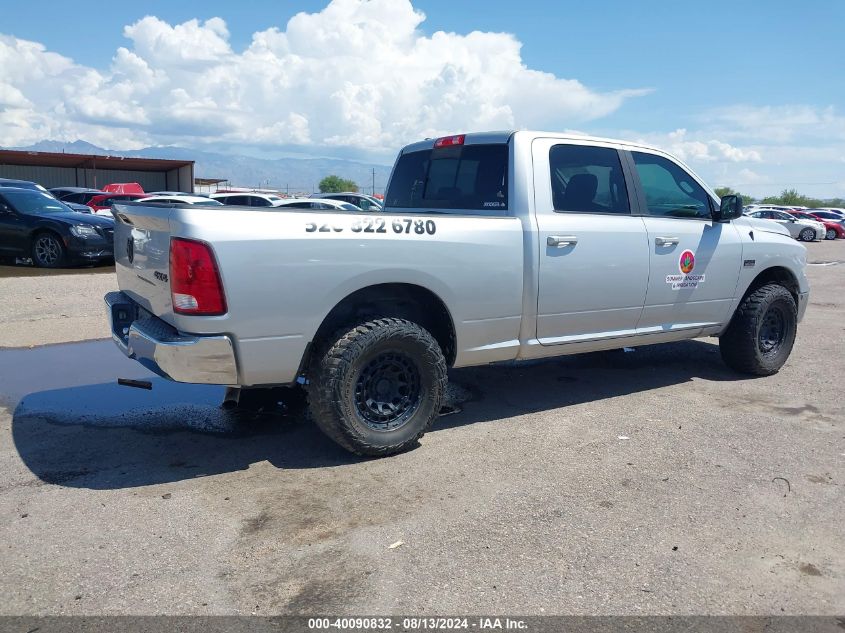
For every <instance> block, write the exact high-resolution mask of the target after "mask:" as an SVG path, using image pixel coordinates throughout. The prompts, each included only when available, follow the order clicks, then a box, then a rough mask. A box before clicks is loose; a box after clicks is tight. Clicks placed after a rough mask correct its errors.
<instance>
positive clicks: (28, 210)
mask: <svg viewBox="0 0 845 633" xmlns="http://www.w3.org/2000/svg"><path fill="white" fill-rule="evenodd" d="M113 237H114V220H113V219H112V218H109V217H104V216H97V215H83V214H81V213H76V212H75V211H72V210H71V209H70V208H68V207H67V206H66V205H65V204H63V203H61V202H59V201H58V200H56V199H55V198H54V197H53V196H51V195H50V194H48V193H43V192H41V191H33V190H31V189H17V188H6V187H3V188H0V257H31V258H32V261H33V263H34V264H35V265H36V266H40V267H42V268H58V267H59V266H63V265H65V264H71V263H81V262H97V261H103V260H110V259H112V258H113V256H114V246H113Z"/></svg>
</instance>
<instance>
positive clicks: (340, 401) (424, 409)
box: [308, 318, 447, 455]
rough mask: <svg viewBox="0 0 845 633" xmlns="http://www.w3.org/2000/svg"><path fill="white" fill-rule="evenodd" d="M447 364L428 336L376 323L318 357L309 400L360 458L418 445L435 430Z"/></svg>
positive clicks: (326, 426)
mask: <svg viewBox="0 0 845 633" xmlns="http://www.w3.org/2000/svg"><path fill="white" fill-rule="evenodd" d="M446 380H447V378H446V361H445V359H444V357H443V352H442V351H441V350H440V346H439V345H438V344H437V341H435V340H434V338H433V337H432V336H431V334H429V332H428V331H426V330H425V329H423V328H422V327H420V326H419V325H417V324H416V323H412V322H410V321H406V320H404V319H393V318H384V319H374V320H372V321H368V322H366V323H362V324H360V325H356V326H354V327H351V328H348V329H347V330H345V331H343V332H340V333H339V335H337V336H336V337H335V338H334V340H333V341H332V342H331V343H330V344H329V345H328V347H327V348H326V349H325V351H324V352H323V353H322V354H320V353H318V356H317V357H316V358H315V361H314V363H313V364H312V366H311V369H310V371H309V384H308V401H309V406H310V409H311V415H312V417H313V418H314V421H315V422H316V423H317V426H319V427H320V429H321V430H322V431H323V432H324V433H325V434H326V435H328V436H329V437H330V438H331V439H332V440H334V441H335V442H337V443H338V444H340V445H341V446H343V447H344V448H345V449H347V450H349V451H352V452H353V453H357V454H358V455H390V454H393V453H398V452H401V451H404V450H407V449H408V448H410V447H412V446H413V445H415V444H416V443H417V440H418V439H419V438H420V437H422V436H423V434H425V432H426V431H428V429H429V428H430V427H431V425H432V423H433V422H434V420H435V418H436V417H437V415H438V413H439V412H440V406H441V403H442V401H443V396H444V393H445V391H446Z"/></svg>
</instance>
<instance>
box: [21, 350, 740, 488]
mask: <svg viewBox="0 0 845 633" xmlns="http://www.w3.org/2000/svg"><path fill="white" fill-rule="evenodd" d="M694 378H697V379H704V380H709V381H731V380H738V379H744V378H747V377H744V376H739V375H737V374H734V373H733V372H731V371H730V370H728V369H727V368H726V367H725V366H724V365H723V364H722V362H721V359H720V358H719V354H718V348H717V347H716V346H715V345H712V344H710V343H706V342H703V341H685V342H682V343H674V344H664V345H657V346H651V347H641V348H638V349H637V350H636V351H634V352H632V353H625V352H622V351H621V350H620V351H614V352H601V353H593V354H583V355H578V356H569V357H564V358H558V359H552V360H548V361H537V362H530V363H507V364H502V365H496V366H486V367H478V368H468V369H460V370H453V371H452V372H451V380H452V381H453V382H454V383H456V384H457V385H460V386H462V387H464V389H463V391H465V392H467V393H468V394H469V399H468V401H466V402H464V403H460V404H458V405H457V408H458V412H457V413H455V414H452V415H448V416H445V417H442V418H441V419H440V420H439V422H438V423H437V424H435V427H434V429H433V431H432V432H433V433H438V432H448V430H449V429H452V428H454V427H458V426H463V425H468V424H480V423H487V422H496V421H501V420H503V419H505V418H509V417H512V416H519V415H524V414H528V413H535V412H538V411H545V410H551V409H557V408H560V407H567V406H572V405H576V404H582V403H589V402H593V401H599V400H603V399H606V398H614V397H619V396H624V395H626V394H629V393H633V392H640V391H647V390H652V389H658V388H660V387H665V386H670V385H678V384H682V383H686V382H689V381H691V380H692V379H694ZM153 382H154V389H153V391H141V390H132V389H127V388H126V387H119V386H118V385H117V384H115V383H102V384H94V385H83V386H75V387H64V388H59V389H50V390H45V391H40V392H36V393H30V394H28V395H25V396H24V397H23V398H22V399H21V400H20V401H19V402H18V404H17V406H16V408H15V410H14V414H13V419H12V436H13V439H14V443H15V447H16V449H17V451H18V453H19V454H20V457H21V459H22V460H23V462H24V463H25V464H26V466H27V467H28V468H29V469H30V471H32V473H33V474H34V475H35V476H36V477H37V478H38V480H40V482H44V483H49V484H59V485H63V486H69V487H78V488H89V489H97V490H100V489H119V488H127V487H135V486H145V485H151V484H160V483H167V482H173V481H180V480H184V479H191V478H195V477H203V476H208V475H214V474H220V473H227V472H234V471H238V470H245V469H247V468H249V466H250V465H251V464H255V463H257V462H261V461H264V460H266V461H269V462H270V463H271V464H273V465H274V466H276V467H277V468H280V469H302V468H321V467H338V466H344V465H348V464H353V463H356V462H359V461H362V460H361V458H358V457H355V456H353V455H350V454H348V453H346V452H345V451H344V450H342V449H341V448H339V447H337V446H336V445H335V444H334V443H333V442H331V441H330V440H328V439H327V438H325V437H324V436H323V435H322V434H321V433H320V432H319V431H318V430H317V429H316V427H315V426H314V425H313V424H312V423H310V422H309V421H308V420H307V417H306V415H305V413H304V410H302V409H301V408H291V409H288V410H281V412H279V411H277V412H275V413H270V414H267V413H261V412H258V413H250V412H241V411H227V410H224V409H223V408H221V407H220V402H221V400H222V389H220V388H216V387H196V386H191V385H178V384H175V383H168V382H167V381H163V380H159V379H154V381H153ZM620 406H624V405H620ZM508 423H511V422H508ZM513 423H516V422H513ZM24 485H32V484H24Z"/></svg>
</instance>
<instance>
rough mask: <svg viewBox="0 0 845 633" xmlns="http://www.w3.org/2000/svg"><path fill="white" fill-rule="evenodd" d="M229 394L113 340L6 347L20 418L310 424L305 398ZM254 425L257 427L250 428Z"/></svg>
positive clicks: (449, 405) (211, 427) (454, 394)
mask: <svg viewBox="0 0 845 633" xmlns="http://www.w3.org/2000/svg"><path fill="white" fill-rule="evenodd" d="M118 378H125V379H129V380H130V381H132V380H136V381H150V383H152V389H151V390H147V389H138V388H133V387H127V386H121V385H118V384H117V380H118ZM225 392H226V390H225V388H224V387H220V386H214V385H192V384H184V383H176V382H172V381H169V380H165V379H163V378H160V377H158V376H155V375H153V374H151V373H150V372H148V371H147V370H146V369H144V368H143V367H142V366H141V365H139V364H138V363H137V362H135V361H133V360H130V359H128V358H126V357H125V356H123V355H122V354H121V353H120V351H118V350H117V349H116V348H115V346H114V344H113V343H112V341H110V340H105V341H87V342H82V343H67V344H60V345H46V346H42V347H35V348H31V349H30V348H15V349H0V405H2V406H4V407H7V408H8V409H9V410H10V411H14V417H15V419H16V420H21V419H24V418H39V419H42V420H44V421H47V422H50V423H53V424H63V425H84V426H94V427H106V428H120V427H123V428H133V429H136V430H138V431H142V432H144V431H146V432H165V431H195V432H201V433H213V434H239V433H243V432H250V433H254V432H256V431H259V430H261V429H265V428H266V427H267V426H269V425H273V424H278V423H279V422H282V421H284V419H285V418H289V419H304V417H305V416H304V408H303V407H304V402H303V400H302V398H301V397H299V398H294V397H291V398H290V400H289V401H287V396H286V395H284V394H285V392H284V391H283V390H282V391H281V395H279V396H278V398H277V397H275V396H276V395H277V394H276V393H275V392H274V393H273V396H274V397H272V398H269V401H268V398H264V397H262V401H261V402H259V403H258V404H257V405H253V406H247V407H239V408H236V409H232V408H227V407H224V406H222V404H223V401H224V395H225ZM470 397H471V394H470V393H469V391H467V390H466V389H464V388H463V387H461V386H459V385H455V384H450V385H449V386H448V388H447V393H446V398H445V402H444V406H443V409H442V411H441V415H451V414H455V413H459V412H460V411H461V408H462V407H461V405H462V404H463V403H464V402H466V401H468V400H469V399H470ZM245 421H248V422H250V424H248V425H244V422H245Z"/></svg>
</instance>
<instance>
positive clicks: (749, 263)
mask: <svg viewBox="0 0 845 633" xmlns="http://www.w3.org/2000/svg"><path fill="white" fill-rule="evenodd" d="M756 263H757V260H756V259H746V260H745V261H744V262H743V263H742V265H743V266H745V267H746V268H754V265H755V264H756Z"/></svg>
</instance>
